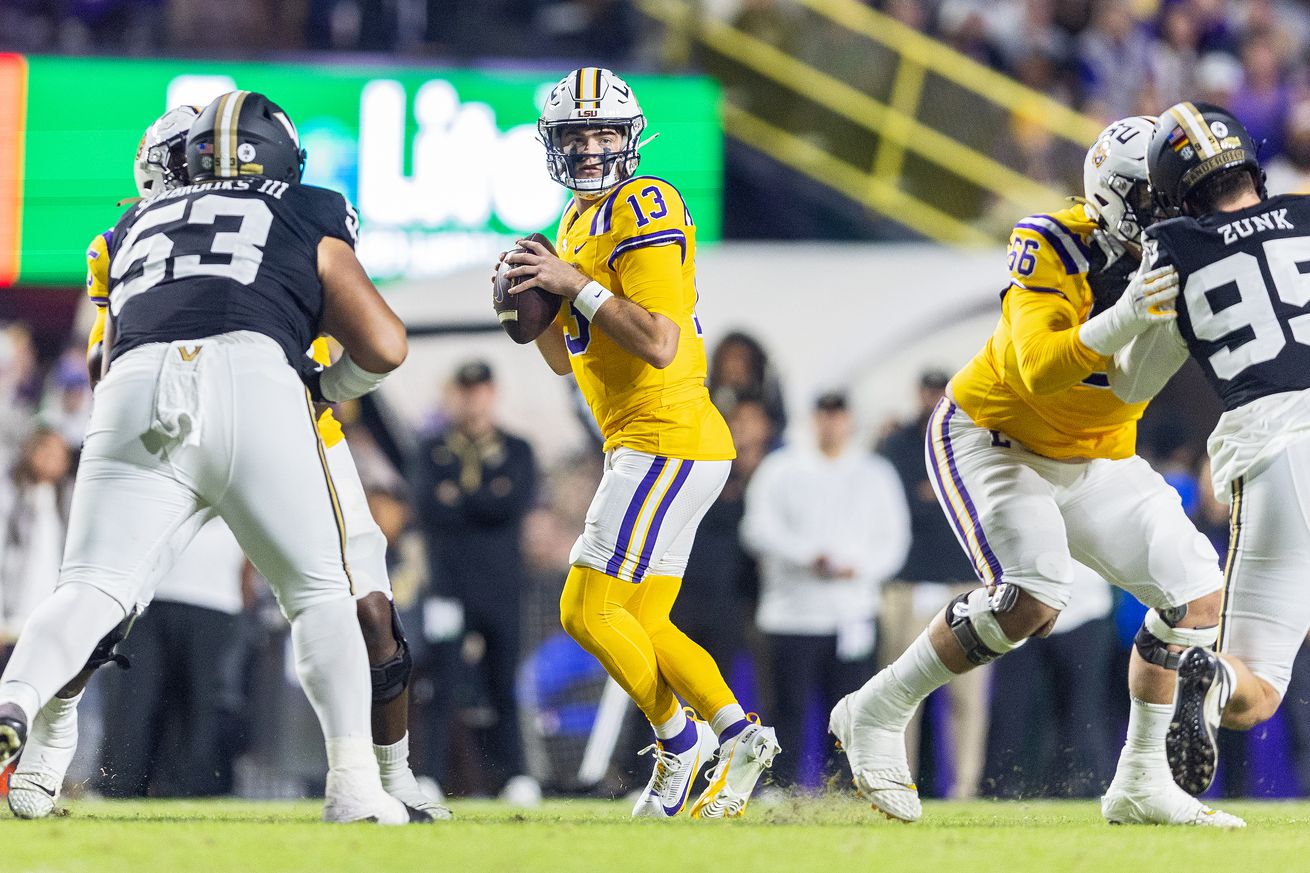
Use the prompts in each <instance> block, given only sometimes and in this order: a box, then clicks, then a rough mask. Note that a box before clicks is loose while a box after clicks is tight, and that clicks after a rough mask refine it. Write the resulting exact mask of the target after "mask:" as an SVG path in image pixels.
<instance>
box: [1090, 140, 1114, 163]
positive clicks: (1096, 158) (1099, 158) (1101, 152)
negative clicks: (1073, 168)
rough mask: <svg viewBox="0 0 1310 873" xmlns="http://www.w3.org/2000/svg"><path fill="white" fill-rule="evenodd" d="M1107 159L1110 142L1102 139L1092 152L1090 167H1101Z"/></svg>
mask: <svg viewBox="0 0 1310 873" xmlns="http://www.w3.org/2000/svg"><path fill="white" fill-rule="evenodd" d="M1108 157H1110V142H1109V140H1108V139H1103V140H1101V141H1100V142H1098V143H1097V144H1096V148H1094V149H1093V150H1092V166H1095V167H1099V166H1101V164H1104V163H1105V159H1106V158H1108Z"/></svg>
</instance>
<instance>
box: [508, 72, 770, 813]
mask: <svg viewBox="0 0 1310 873" xmlns="http://www.w3.org/2000/svg"><path fill="white" fill-rule="evenodd" d="M645 126H646V120H645V117H644V116H643V115H642V113H641V108H640V107H639V106H638V104H637V98H636V96H635V95H634V94H633V92H632V89H631V88H630V87H629V86H628V84H627V83H626V82H624V81H623V80H622V79H620V78H619V77H618V76H615V75H614V74H613V73H611V72H610V71H609V70H605V69H601V68H598V67H584V68H582V69H579V70H574V71H573V72H571V73H569V74H568V75H567V76H565V77H564V78H563V79H562V80H560V82H559V84H557V85H556V86H555V87H554V88H553V89H552V90H551V92H550V96H549V97H548V98H547V99H546V106H545V109H544V110H543V112H542V117H541V120H540V122H539V123H538V129H539V130H540V132H541V138H542V141H543V143H544V144H545V146H546V156H547V157H546V160H547V166H548V168H549V170H550V174H551V176H552V178H554V179H555V181H557V182H559V183H560V184H561V185H564V186H565V187H566V188H568V189H569V190H570V191H572V192H573V201H572V202H571V203H570V204H569V206H568V208H567V209H566V210H565V211H564V216H563V218H562V219H561V221H560V227H559V233H558V235H557V238H556V244H557V250H558V252H559V257H555V256H553V255H552V254H551V253H550V252H549V250H548V249H547V248H546V247H545V246H542V245H540V244H538V243H533V242H524V243H521V246H522V248H523V251H518V252H514V253H510V254H509V255H507V256H506V258H505V259H506V261H507V262H508V263H510V264H512V265H514V268H513V269H511V270H509V271H508V272H507V274H506V275H507V276H508V277H510V278H521V279H523V280H524V281H523V282H522V284H520V285H519V286H518V287H517V288H516V289H515V291H516V292H521V291H523V290H526V289H528V288H532V287H540V288H543V289H545V290H547V291H551V292H554V293H557V294H560V295H562V296H563V297H564V298H565V300H564V304H563V305H562V306H561V308H560V312H559V315H558V316H557V318H556V322H555V325H553V326H552V327H550V328H548V329H547V330H546V332H545V333H544V334H543V335H542V336H541V337H540V338H539V339H538V340H537V347H538V348H539V349H540V351H541V354H542V356H543V357H544V358H545V359H546V362H547V363H548V364H549V365H550V367H551V368H552V369H553V370H554V371H555V372H556V373H559V374H560V375H566V374H568V373H572V374H573V375H574V376H575V377H576V378H577V380H578V385H579V387H580V388H581V389H582V393H583V395H584V396H585V397H586V399H587V403H588V404H589V405H590V407H591V411H592V413H593V414H594V415H595V417H596V422H597V424H598V425H599V426H600V431H601V434H602V435H603V436H604V438H605V473H604V477H603V479H602V480H601V484H600V488H599V490H598V491H597V493H596V497H595V499H594V500H593V502H592V504H591V508H590V509H589V510H588V512H587V520H586V526H585V529H584V530H583V533H582V536H580V537H579V538H578V541H577V543H576V544H575V545H574V547H573V553H572V555H571V563H572V565H573V566H572V569H571V570H570V571H569V576H568V580H567V581H566V583H565V586H564V594H563V597H562V598H561V602H560V617H561V620H562V622H563V625H564V628H565V630H567V631H568V632H569V634H570V635H571V636H572V637H573V638H574V639H575V640H577V641H578V643H579V644H580V645H581V646H582V647H583V648H585V649H586V650H587V651H589V652H591V653H592V654H593V655H595V656H596V658H597V659H598V660H599V661H600V662H601V664H603V665H604V667H605V669H606V671H607V672H608V673H609V675H610V676H611V677H613V679H614V681H616V682H617V683H618V684H619V685H621V686H622V687H623V689H624V690H625V691H627V692H628V694H629V695H630V696H631V697H632V699H633V700H634V701H635V702H636V704H637V706H638V707H639V708H640V709H641V711H642V713H643V714H644V715H645V716H646V718H647V719H649V721H650V723H651V725H652V727H653V728H654V730H655V737H656V741H655V743H654V745H652V746H650V747H649V749H648V751H651V752H653V754H654V757H655V768H654V773H653V774H652V776H651V779H650V783H649V784H648V785H647V787H646V790H645V791H644V792H643V793H642V796H641V799H640V800H638V802H637V806H636V808H635V809H634V810H633V815H634V816H651V817H657V818H671V817H673V816H675V815H677V814H678V813H679V812H681V811H682V809H683V808H684V807H685V806H686V804H687V801H688V799H689V798H690V796H691V795H690V792H691V790H692V788H693V783H694V782H695V779H696V776H697V774H698V773H699V772H700V771H701V769H702V768H703V767H704V766H705V765H706V764H707V763H708V761H709V758H710V757H711V756H712V755H715V754H717V757H718V762H717V764H716V765H715V767H714V769H713V770H712V771H711V772H710V774H709V780H708V785H707V786H706V787H705V789H704V791H702V792H701V794H700V796H699V798H698V799H697V800H696V801H695V803H694V804H692V808H691V815H692V816H693V817H694V818H723V817H727V816H736V815H740V814H741V813H742V811H743V810H744V809H745V807H746V804H747V802H748V801H749V800H750V795H751V792H752V791H753V790H754V788H755V784H756V782H757V781H758V780H759V777H760V775H761V774H762V773H763V771H764V770H765V769H766V768H768V767H769V766H770V764H771V763H772V761H773V758H774V756H775V755H776V754H777V752H778V742H777V738H776V737H775V736H774V732H773V729H772V728H768V727H764V726H762V725H760V724H758V723H756V722H754V721H752V720H750V719H748V718H747V716H746V714H745V713H744V712H743V711H742V708H741V706H740V705H739V704H738V703H737V699H736V697H735V696H734V695H733V693H732V691H731V690H730V689H729V688H728V686H727V684H726V683H725V682H724V681H723V676H722V675H721V673H720V672H719V669H718V667H717V666H716V665H715V664H714V661H713V659H712V658H710V656H709V654H708V653H707V652H706V651H705V650H704V649H703V648H701V647H700V646H699V645H697V644H696V643H695V642H693V641H692V640H691V639H689V638H688V637H687V635H686V634H684V633H683V632H682V631H681V630H679V629H678V628H677V627H676V626H674V624H673V623H672V622H671V621H670V620H669V610H670V608H671V607H672V606H673V601H674V599H675V598H676V597H677V595H678V589H679V588H680V587H681V585H682V575H683V572H684V570H685V569H686V566H687V556H688V554H689V553H690V551H691V544H692V541H693V539H694V537H695V535H696V528H697V526H698V525H699V524H700V521H701V519H702V518H703V517H704V516H705V513H706V511H707V510H708V509H709V507H710V504H711V503H713V501H714V500H715V498H716V497H717V496H718V494H719V491H720V490H721V489H722V488H723V484H724V482H725V481H726V480H727V477H728V469H729V467H730V462H731V460H732V458H733V457H734V454H735V453H734V450H733V445H732V437H731V436H730V435H729V433H728V427H727V425H726V424H725V423H724V420H723V416H721V415H720V414H719V411H718V410H717V409H715V407H714V404H713V403H711V402H710V397H709V392H708V391H707V390H706V388H705V369H706V363H705V342H704V339H703V338H702V336H701V325H700V322H699V320H698V319H697V317H696V263H695V259H696V224H695V222H694V221H693V220H692V215H691V211H690V210H689V209H688V208H687V204H686V203H685V202H683V199H682V195H680V194H679V193H678V189H677V188H675V187H674V186H673V185H672V184H670V183H669V182H666V181H665V180H663V179H657V178H655V177H653V176H636V175H634V173H635V171H636V169H637V163H638V161H639V160H640V154H639V149H640V147H641V146H642V145H643V142H642V141H641V135H642V131H643V130H644V129H645ZM679 697H681V698H682V700H684V701H686V702H687V703H688V704H689V705H690V706H691V707H692V708H693V709H694V710H695V712H696V713H698V714H699V716H700V717H701V718H704V719H706V721H702V720H701V718H696V717H689V716H688V715H687V714H686V713H685V712H684V710H683V708H682V705H681V704H680V703H679V701H678V698H679Z"/></svg>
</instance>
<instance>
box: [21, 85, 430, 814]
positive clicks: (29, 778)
mask: <svg viewBox="0 0 1310 873" xmlns="http://www.w3.org/2000/svg"><path fill="white" fill-rule="evenodd" d="M199 114H200V110H199V109H197V108H196V107H194V106H179V107H177V108H175V109H172V110H169V111H168V112H166V113H165V114H164V115H163V116H161V117H160V118H159V119H157V120H156V121H155V122H154V123H153V124H152V125H150V127H149V128H147V129H146V132H145V135H144V136H143V137H142V139H141V144H140V146H139V147H138V150H137V155H136V162H135V175H136V185H137V193H138V194H139V195H140V196H141V197H142V198H143V199H146V198H150V197H154V196H156V195H158V194H161V193H163V192H164V191H168V190H171V189H173V188H176V187H178V186H181V185H184V184H186V183H187V173H186V158H185V147H186V140H187V132H188V131H189V129H190V127H191V123H192V122H193V121H194V120H195V119H196V117H197V116H198V115H199ZM111 238H112V231H106V232H104V233H100V234H96V236H95V237H94V238H92V240H91V244H90V246H89V247H88V248H87V278H86V292H87V296H88V297H89V298H91V302H92V303H94V304H95V306H96V316H95V322H94V323H93V325H92V327H91V331H90V334H89V336H88V338H87V366H88V369H89V370H90V376H91V383H92V385H95V384H96V383H97V382H98V381H99V379H100V375H101V359H102V357H103V352H104V346H105V339H106V325H107V322H108V312H109V244H110V241H111ZM110 342H111V343H112V337H111V338H110ZM309 354H310V357H311V358H313V360H314V361H315V362H316V363H317V364H320V365H322V366H324V367H326V366H327V365H328V364H330V363H331V361H330V355H329V347H328V340H327V338H326V337H319V338H318V339H316V340H315V341H314V343H313V346H312V347H311V349H310V350H309ZM317 430H318V435H319V440H320V441H321V442H322V445H323V453H322V458H323V460H324V462H325V463H326V466H327V472H328V473H329V474H330V478H331V481H332V483H333V485H334V488H335V492H336V502H337V504H338V506H339V508H340V515H341V521H342V522H344V527H345V534H344V542H343V547H344V549H345V553H346V559H347V562H348V564H349V565H350V569H351V579H352V585H353V593H354V595H355V600H356V612H357V614H358V617H359V622H360V628H361V630H362V631H363V633H364V641H365V648H366V650H367V652H368V657H369V662H370V666H371V668H372V669H371V677H372V680H373V688H372V692H373V712H372V722H373V724H372V728H373V739H374V746H373V749H374V754H375V757H376V758H377V761H378V766H379V770H380V772H381V776H382V781H383V787H384V788H385V789H386V791H387V793H389V794H391V795H392V796H393V797H395V798H397V799H398V800H401V801H402V802H404V803H405V804H407V805H409V806H411V807H413V808H415V809H418V810H421V811H422V812H424V813H427V816H428V817H430V818H431V819H433V820H436V819H446V818H450V811H449V810H447V809H446V808H445V807H444V806H442V805H441V803H440V802H439V800H438V799H437V798H432V797H429V796H427V794H425V793H424V792H423V790H422V789H421V788H420V787H419V785H418V783H417V781H416V779H415V777H414V774H413V772H412V771H411V770H410V767H409V753H408V748H409V734H408V709H409V706H408V703H409V697H408V694H406V687H407V683H408V679H409V671H410V655H409V646H408V643H407V642H406V640H405V637H404V632H403V629H402V628H401V626H400V622H399V619H398V618H397V617H396V615H395V611H394V606H393V605H392V603H391V583H390V581H389V578H388V575H387V569H386V537H385V536H384V535H383V533H382V530H381V528H379V527H378V525H377V522H375V521H374V520H373V516H372V515H371V513H370V512H369V509H368V503H367V499H366V497H365V494H364V487H363V485H362V483H361V482H360V479H359V473H358V471H357V470H356V469H355V463H354V459H353V458H352V456H351V454H350V450H349V447H348V446H347V445H346V444H345V436H344V434H343V433H342V430H341V424H340V423H339V422H338V421H337V420H336V418H335V417H334V416H333V414H332V409H331V408H327V409H324V410H323V411H322V412H321V413H320V414H319V415H318V419H317ZM208 524H224V522H223V521H222V519H213V520H211V521H209V522H208ZM143 609H144V606H141V607H138V609H137V610H136V611H135V612H134V613H133V614H132V615H131V616H129V618H128V619H127V620H125V621H124V622H123V624H122V625H120V626H119V628H116V629H115V631H114V632H113V633H111V634H110V635H109V636H108V637H106V638H105V639H104V640H103V641H102V642H101V644H100V646H98V647H97V649H96V651H95V653H93V655H92V659H91V661H90V663H88V665H87V668H86V669H85V670H84V671H83V672H82V673H80V674H79V675H78V676H77V677H76V678H75V679H74V680H73V681H72V682H71V683H69V685H68V686H66V687H65V688H64V689H62V690H61V691H60V692H59V694H58V695H56V696H55V698H54V699H53V700H51V701H50V702H49V703H48V704H46V706H45V707H44V708H42V709H41V711H40V713H39V715H38V716H37V718H36V719H35V721H34V723H33V727H32V732H31V734H30V736H29V738H28V742H27V744H26V745H25V746H24V749H23V756H22V758H21V759H20V760H19V764H18V768H17V770H16V771H15V773H14V776H13V778H12V780H11V783H10V792H9V805H10V808H11V810H12V811H13V812H14V814H15V815H17V816H18V817H20V818H43V817H45V816H48V815H50V814H51V813H52V812H53V811H54V806H55V802H56V801H57V800H58V798H59V795H60V793H61V791H62V787H63V782H64V775H65V774H66V772H67V770H68V767H69V765H70V764H71V763H72V759H73V754H74V752H75V750H76V746H77V705H78V703H79V701H80V700H81V698H82V692H83V690H84V688H85V686H86V683H87V682H88V681H90V678H91V675H92V673H93V672H94V670H95V669H96V668H98V667H100V666H103V665H104V664H106V663H108V662H109V661H111V660H114V659H115V656H114V646H116V645H117V644H118V643H119V642H121V641H122V640H123V639H124V638H125V637H126V635H127V633H128V631H129V630H130V627H131V623H132V621H134V620H135V618H136V617H137V615H139V614H140V612H141V611H142V610H143Z"/></svg>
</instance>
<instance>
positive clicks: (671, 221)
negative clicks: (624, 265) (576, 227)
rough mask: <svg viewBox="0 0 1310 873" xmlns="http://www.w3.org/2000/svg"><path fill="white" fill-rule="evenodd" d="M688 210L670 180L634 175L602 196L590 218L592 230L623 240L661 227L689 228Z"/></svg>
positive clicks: (689, 216) (689, 214)
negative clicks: (604, 196)
mask: <svg viewBox="0 0 1310 873" xmlns="http://www.w3.org/2000/svg"><path fill="white" fill-rule="evenodd" d="M691 226H693V224H692V219H691V213H690V211H689V210H688V209H687V204H686V203H685V202H684V201H683V199H682V194H681V193H679V192H678V189H677V188H676V187H674V185H673V183H671V182H667V181H665V180H664V179H660V178H657V177H655V176H634V177H633V178H631V179H628V180H627V181H626V182H623V183H622V184H620V185H618V186H617V187H616V188H615V189H614V190H613V191H612V192H610V193H609V194H608V195H606V198H605V202H604V203H603V204H601V207H600V208H599V209H598V210H596V215H595V216H594V217H593V219H592V233H593V234H600V233H613V234H614V238H615V239H617V240H624V239H627V238H629V237H631V236H635V235H637V234H640V233H649V232H650V231H653V230H662V229H665V228H684V227H691Z"/></svg>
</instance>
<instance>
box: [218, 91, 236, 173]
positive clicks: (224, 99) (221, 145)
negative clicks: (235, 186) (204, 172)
mask: <svg viewBox="0 0 1310 873" xmlns="http://www.w3.org/2000/svg"><path fill="white" fill-rule="evenodd" d="M231 100H232V92H230V91H229V92H228V93H226V94H224V95H222V96H221V97H219V98H218V108H217V109H215V110H214V175H215V176H222V175H223V166H224V162H223V157H224V154H225V153H226V145H227V143H226V142H225V141H224V139H223V137H222V135H221V131H222V129H223V114H224V113H225V112H226V111H227V104H228V103H229V102H230V101H231Z"/></svg>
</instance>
